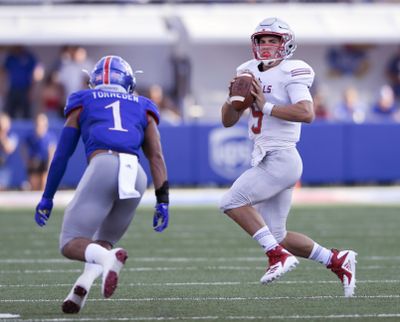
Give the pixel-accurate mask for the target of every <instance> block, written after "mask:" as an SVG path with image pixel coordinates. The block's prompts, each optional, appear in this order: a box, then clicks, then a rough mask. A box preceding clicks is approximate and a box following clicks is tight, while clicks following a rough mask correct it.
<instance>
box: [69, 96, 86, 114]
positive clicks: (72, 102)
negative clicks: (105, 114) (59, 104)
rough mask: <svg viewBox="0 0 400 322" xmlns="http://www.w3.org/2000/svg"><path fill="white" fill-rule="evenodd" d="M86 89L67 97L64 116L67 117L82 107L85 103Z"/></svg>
mask: <svg viewBox="0 0 400 322" xmlns="http://www.w3.org/2000/svg"><path fill="white" fill-rule="evenodd" d="M85 91H86V90H82V91H78V92H74V93H72V94H71V95H69V96H68V98H67V103H66V105H65V107H64V116H65V117H67V116H68V114H69V113H71V112H72V111H73V110H75V109H77V108H79V107H82V105H83V94H84V93H85Z"/></svg>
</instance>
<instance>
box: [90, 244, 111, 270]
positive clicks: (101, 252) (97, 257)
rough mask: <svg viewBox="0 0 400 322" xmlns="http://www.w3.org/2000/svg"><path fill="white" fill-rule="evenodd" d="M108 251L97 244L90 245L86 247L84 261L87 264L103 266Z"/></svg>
mask: <svg viewBox="0 0 400 322" xmlns="http://www.w3.org/2000/svg"><path fill="white" fill-rule="evenodd" d="M109 254H110V251H109V250H107V249H106V248H104V247H102V246H100V245H99V244H95V243H91V244H89V245H88V246H87V247H86V250H85V260H86V262H87V263H93V264H99V265H102V266H104V263H105V262H106V261H107V258H108V257H109V256H110V255H109Z"/></svg>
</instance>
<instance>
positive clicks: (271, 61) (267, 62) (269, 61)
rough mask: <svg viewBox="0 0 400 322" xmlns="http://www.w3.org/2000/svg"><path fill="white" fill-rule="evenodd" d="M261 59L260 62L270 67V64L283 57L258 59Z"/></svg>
mask: <svg viewBox="0 0 400 322" xmlns="http://www.w3.org/2000/svg"><path fill="white" fill-rule="evenodd" d="M260 60H261V61H262V63H263V64H264V65H265V66H268V67H270V66H271V65H273V64H274V63H276V62H277V61H280V60H283V58H274V59H268V60H264V59H260Z"/></svg>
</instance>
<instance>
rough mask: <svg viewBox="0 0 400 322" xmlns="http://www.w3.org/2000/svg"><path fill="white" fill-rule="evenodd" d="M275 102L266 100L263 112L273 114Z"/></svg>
mask: <svg viewBox="0 0 400 322" xmlns="http://www.w3.org/2000/svg"><path fill="white" fill-rule="evenodd" d="M274 106H275V105H274V104H272V103H270V102H266V103H265V104H264V106H263V108H262V112H263V113H264V114H266V115H271V112H272V109H273V108H274Z"/></svg>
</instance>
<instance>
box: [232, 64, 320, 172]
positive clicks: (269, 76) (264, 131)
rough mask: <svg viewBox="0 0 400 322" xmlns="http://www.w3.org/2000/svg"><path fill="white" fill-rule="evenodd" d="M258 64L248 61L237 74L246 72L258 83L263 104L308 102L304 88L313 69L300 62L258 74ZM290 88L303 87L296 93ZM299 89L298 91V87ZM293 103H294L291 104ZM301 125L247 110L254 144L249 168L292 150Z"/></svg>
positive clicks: (308, 84) (281, 65)
mask: <svg viewBox="0 0 400 322" xmlns="http://www.w3.org/2000/svg"><path fill="white" fill-rule="evenodd" d="M259 64H260V62H259V61H257V60H255V59H252V60H249V61H247V62H245V63H243V64H242V65H240V66H239V67H238V68H237V74H238V75H239V74H241V73H243V72H245V71H250V72H251V73H252V74H253V75H254V76H255V77H257V78H258V80H259V81H260V82H261V86H262V89H263V92H264V95H265V98H266V100H267V102H270V103H272V104H274V105H275V104H276V105H287V104H294V103H297V102H299V101H301V100H308V101H312V98H311V95H310V92H309V90H308V88H310V87H311V85H312V83H313V80H314V71H313V69H312V68H311V67H310V66H309V65H308V64H306V63H305V62H304V61H302V60H283V61H282V62H281V63H280V64H279V65H277V66H275V67H272V68H270V69H268V70H267V71H263V72H261V71H260V70H259V69H258V66H259ZM292 84H300V85H305V86H304V89H305V90H303V91H301V92H300V93H298V92H297V93H292V92H291V91H290V89H291V88H294V87H291V86H290V85H292ZM300 88H301V87H300ZM293 100H295V101H293ZM300 132H301V123H300V122H291V121H285V120H282V119H279V118H276V117H274V116H271V115H265V114H263V113H262V111H260V110H259V109H258V108H257V107H255V106H253V107H251V112H250V116H249V137H250V139H252V140H253V141H254V150H253V154H252V165H253V166H256V165H257V164H258V163H259V162H260V161H261V160H262V159H263V158H264V156H265V154H266V153H267V152H268V151H272V150H277V149H285V148H288V147H293V146H295V145H296V143H297V142H298V141H299V139H300Z"/></svg>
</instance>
